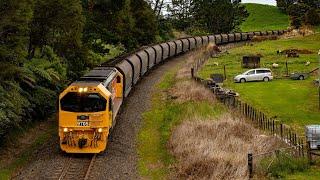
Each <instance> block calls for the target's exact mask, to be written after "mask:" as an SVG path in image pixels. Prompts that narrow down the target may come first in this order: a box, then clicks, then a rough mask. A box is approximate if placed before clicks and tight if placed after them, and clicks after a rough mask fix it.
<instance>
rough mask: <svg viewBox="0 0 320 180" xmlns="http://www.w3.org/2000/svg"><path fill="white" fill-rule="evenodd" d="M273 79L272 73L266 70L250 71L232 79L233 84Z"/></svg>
mask: <svg viewBox="0 0 320 180" xmlns="http://www.w3.org/2000/svg"><path fill="white" fill-rule="evenodd" d="M272 79H273V76H272V72H271V70H270V69H268V68H257V69H250V70H248V71H246V72H245V73H243V74H239V75H237V76H236V77H235V78H234V82H240V83H244V82H248V81H270V80H272Z"/></svg>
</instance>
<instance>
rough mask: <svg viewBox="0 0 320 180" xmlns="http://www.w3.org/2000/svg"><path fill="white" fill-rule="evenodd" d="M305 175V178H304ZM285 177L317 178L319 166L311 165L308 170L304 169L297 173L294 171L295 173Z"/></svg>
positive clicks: (299, 178)
mask: <svg viewBox="0 0 320 180" xmlns="http://www.w3.org/2000/svg"><path fill="white" fill-rule="evenodd" d="M306 177H307V178H306ZM285 179H292V180H293V179H294V180H305V179H308V180H318V179H320V171H319V167H312V168H310V169H309V170H307V171H305V172H299V173H295V174H291V175H288V176H286V178H285Z"/></svg>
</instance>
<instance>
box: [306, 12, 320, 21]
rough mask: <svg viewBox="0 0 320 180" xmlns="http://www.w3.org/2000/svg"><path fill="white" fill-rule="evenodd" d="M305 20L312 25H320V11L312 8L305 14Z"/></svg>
mask: <svg viewBox="0 0 320 180" xmlns="http://www.w3.org/2000/svg"><path fill="white" fill-rule="evenodd" d="M305 22H306V24H310V25H319V24H320V13H318V12H317V10H316V9H310V10H309V11H308V12H307V13H306V14H305Z"/></svg>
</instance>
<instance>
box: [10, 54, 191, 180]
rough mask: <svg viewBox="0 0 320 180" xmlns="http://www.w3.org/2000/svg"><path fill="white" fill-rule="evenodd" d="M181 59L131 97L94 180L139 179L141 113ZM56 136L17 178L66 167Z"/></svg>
mask: <svg viewBox="0 0 320 180" xmlns="http://www.w3.org/2000/svg"><path fill="white" fill-rule="evenodd" d="M187 55H188V54H186V55H183V56H180V57H177V58H174V59H171V60H169V61H168V62H166V63H164V64H163V65H160V66H159V67H157V68H156V69H154V70H153V71H151V72H150V74H149V75H148V76H146V77H144V78H143V79H142V80H141V81H140V82H139V83H138V85H137V86H136V87H135V89H134V90H133V91H132V92H131V94H130V96H129V97H128V98H127V99H126V101H125V104H124V106H123V108H122V111H121V112H120V115H119V116H118V119H117V125H116V126H115V129H114V131H113V132H112V138H111V141H110V142H109V144H108V148H107V151H106V152H105V153H104V154H101V155H99V156H97V160H96V162H95V164H94V166H93V169H92V172H91V174H90V179H139V175H138V172H137V158H138V157H137V152H136V141H135V140H136V135H137V133H138V131H139V127H140V122H141V114H142V113H143V112H145V111H146V110H148V109H149V107H150V103H151V95H152V89H153V87H154V85H155V84H156V83H158V82H159V81H160V80H161V78H162V76H163V75H164V74H165V72H166V71H168V70H170V69H171V68H174V67H176V65H178V64H179V62H182V60H183V59H185V56H187ZM56 139H57V137H54V140H52V142H48V143H47V144H46V145H44V146H43V147H42V149H41V150H39V151H37V152H35V153H36V154H35V155H36V159H35V160H34V161H32V162H31V163H30V164H29V165H28V166H27V167H25V168H23V169H22V170H21V171H20V172H18V173H17V175H16V176H14V177H13V179H49V178H50V177H54V174H55V173H56V171H55V170H56V169H59V167H60V168H61V167H63V165H64V163H65V162H66V160H67V158H68V156H67V155H64V154H62V153H60V152H59V147H58V146H59V145H58V142H57V141H56Z"/></svg>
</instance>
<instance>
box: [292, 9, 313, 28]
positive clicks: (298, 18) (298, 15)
mask: <svg viewBox="0 0 320 180" xmlns="http://www.w3.org/2000/svg"><path fill="white" fill-rule="evenodd" d="M309 8H310V7H309V6H308V5H306V4H303V3H297V4H292V5H290V6H289V7H288V14H289V16H290V19H291V25H292V26H294V27H295V28H299V27H300V26H301V25H302V24H303V23H304V17H305V14H306V12H307V11H308V9H309Z"/></svg>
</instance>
